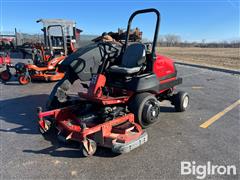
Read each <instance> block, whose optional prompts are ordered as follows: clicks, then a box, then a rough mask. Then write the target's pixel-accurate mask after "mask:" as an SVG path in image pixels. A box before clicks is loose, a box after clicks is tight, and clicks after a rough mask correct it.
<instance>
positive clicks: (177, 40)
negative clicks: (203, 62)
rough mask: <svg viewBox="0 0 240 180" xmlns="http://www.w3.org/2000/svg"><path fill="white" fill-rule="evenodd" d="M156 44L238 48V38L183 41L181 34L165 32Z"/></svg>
mask: <svg viewBox="0 0 240 180" xmlns="http://www.w3.org/2000/svg"><path fill="white" fill-rule="evenodd" d="M158 45H159V46H162V47H202V48H239V47H240V40H231V41H219V42H206V40H205V39H202V40H201V42H190V41H186V40H184V41H183V40H182V38H181V36H178V35H174V34H167V35H164V36H160V38H159V39H158Z"/></svg>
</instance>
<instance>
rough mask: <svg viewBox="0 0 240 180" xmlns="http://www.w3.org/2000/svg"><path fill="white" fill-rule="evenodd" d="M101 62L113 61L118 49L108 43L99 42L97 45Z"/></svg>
mask: <svg viewBox="0 0 240 180" xmlns="http://www.w3.org/2000/svg"><path fill="white" fill-rule="evenodd" d="M98 47H99V50H100V54H101V57H102V60H103V61H104V60H109V61H110V60H114V59H115V58H116V57H117V56H118V51H119V50H118V49H117V48H116V47H114V46H113V45H112V44H111V43H110V42H100V43H99V44H98Z"/></svg>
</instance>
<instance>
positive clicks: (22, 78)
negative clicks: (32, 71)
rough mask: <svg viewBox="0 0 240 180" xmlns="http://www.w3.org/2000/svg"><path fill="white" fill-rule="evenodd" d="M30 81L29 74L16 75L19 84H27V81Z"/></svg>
mask: <svg viewBox="0 0 240 180" xmlns="http://www.w3.org/2000/svg"><path fill="white" fill-rule="evenodd" d="M30 81H31V78H30V76H28V75H20V76H19V77H18V82H19V83H20V84H21V85H27V84H28V83H30Z"/></svg>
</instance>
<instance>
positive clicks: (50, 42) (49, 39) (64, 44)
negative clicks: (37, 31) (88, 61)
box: [47, 25, 67, 55]
mask: <svg viewBox="0 0 240 180" xmlns="http://www.w3.org/2000/svg"><path fill="white" fill-rule="evenodd" d="M52 27H60V28H61V32H62V37H63V49H64V55H67V45H66V37H65V34H64V30H63V26H62V25H49V26H48V27H47V35H48V42H49V48H50V50H51V51H52V49H53V47H52V40H51V34H50V32H49V29H50V28H52Z"/></svg>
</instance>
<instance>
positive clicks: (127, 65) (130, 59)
mask: <svg viewBox="0 0 240 180" xmlns="http://www.w3.org/2000/svg"><path fill="white" fill-rule="evenodd" d="M145 61H146V51H145V46H144V45H143V44H141V43H134V44H131V45H129V46H128V47H127V48H126V50H125V52H124V54H123V57H122V61H121V65H114V66H111V67H110V68H109V71H110V72H111V73H118V74H123V75H131V74H135V73H138V72H139V71H140V70H141V68H142V67H143V64H144V63H145Z"/></svg>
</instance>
